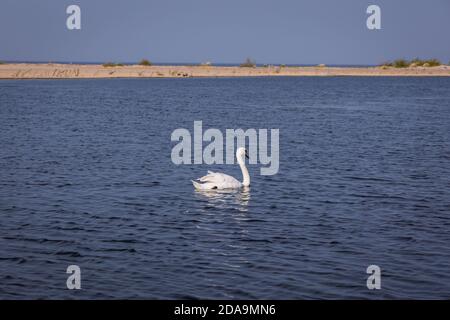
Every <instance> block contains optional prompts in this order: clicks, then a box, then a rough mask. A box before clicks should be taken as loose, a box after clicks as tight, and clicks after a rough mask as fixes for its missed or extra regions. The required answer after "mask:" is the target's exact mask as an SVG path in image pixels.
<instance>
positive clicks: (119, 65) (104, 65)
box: [103, 62, 123, 68]
mask: <svg viewBox="0 0 450 320" xmlns="http://www.w3.org/2000/svg"><path fill="white" fill-rule="evenodd" d="M103 67H105V68H109V67H123V64H122V63H114V62H107V63H104V64H103Z"/></svg>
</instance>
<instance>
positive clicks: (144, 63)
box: [139, 59, 152, 67]
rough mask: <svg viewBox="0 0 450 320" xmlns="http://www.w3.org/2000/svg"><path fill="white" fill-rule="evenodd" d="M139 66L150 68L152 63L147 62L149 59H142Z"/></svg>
mask: <svg viewBox="0 0 450 320" xmlns="http://www.w3.org/2000/svg"><path fill="white" fill-rule="evenodd" d="M139 65H140V66H146V67H150V66H151V65H152V63H151V62H150V61H149V60H147V59H142V60H141V61H139Z"/></svg>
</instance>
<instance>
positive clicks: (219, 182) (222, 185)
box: [192, 148, 250, 190]
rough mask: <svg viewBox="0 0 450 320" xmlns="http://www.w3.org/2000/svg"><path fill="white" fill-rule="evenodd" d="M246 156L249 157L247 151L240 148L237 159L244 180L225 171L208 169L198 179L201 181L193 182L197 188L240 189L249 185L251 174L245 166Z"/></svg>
mask: <svg viewBox="0 0 450 320" xmlns="http://www.w3.org/2000/svg"><path fill="white" fill-rule="evenodd" d="M245 157H248V156H247V151H246V150H245V149H244V148H238V149H237V151H236V159H237V162H238V164H239V166H240V168H241V171H242V177H243V181H242V182H240V181H238V180H237V179H235V178H233V177H232V176H229V175H227V174H224V173H220V172H212V171H208V174H207V175H206V176H203V177H201V178H199V179H197V180H198V181H199V182H196V181H192V184H193V185H194V187H195V189H197V190H216V189H217V190H220V189H238V188H241V187H248V186H249V185H250V175H249V173H248V170H247V167H246V166H245Z"/></svg>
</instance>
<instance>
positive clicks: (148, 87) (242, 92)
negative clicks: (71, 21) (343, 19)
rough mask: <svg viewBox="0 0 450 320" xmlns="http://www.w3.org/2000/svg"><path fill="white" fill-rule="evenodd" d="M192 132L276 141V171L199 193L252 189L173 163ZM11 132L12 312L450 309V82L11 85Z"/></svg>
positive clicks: (1, 125)
mask: <svg viewBox="0 0 450 320" xmlns="http://www.w3.org/2000/svg"><path fill="white" fill-rule="evenodd" d="M195 120H202V121H203V128H204V130H206V129H207V128H217V129H220V130H222V131H223V132H224V131H225V129H227V128H243V129H248V128H255V129H258V128H266V129H271V128H279V129H280V170H279V173H278V174H277V175H274V176H261V175H260V171H259V169H260V166H259V165H250V166H249V170H250V175H251V177H252V185H251V188H250V189H249V190H248V191H235V192H216V193H211V194H202V193H198V192H195V191H194V190H193V187H192V184H191V182H190V180H191V179H194V178H197V177H199V176H202V175H204V174H205V173H206V171H207V170H213V171H222V172H225V173H228V174H231V175H233V176H236V177H238V178H239V179H240V178H241V174H240V170H239V168H238V167H237V166H232V165H180V166H176V165H174V164H173V163H172V161H171V157H170V155H171V149H172V147H173V146H174V145H175V143H172V142H171V141H170V135H171V133H172V131H173V130H174V129H177V128H187V129H188V130H189V131H191V132H193V122H194V121H195ZM0 136H1V140H0V298H2V299H14V298H18V299H24V298H50V299H57V298H74V299H79V298H99V299H100V298H161V299H166V298H168V299H179V298H188V299H189V298H211V299H216V298H223V299H228V298H233V299H253V298H256V299H266V298H267V299H269V298H270V299H300V298H306V299H311V298H312V299H315V298H333V299H335V298H370V299H386V298H408V299H409V298H431V299H435V298H450V248H449V247H450V78H384V77H377V78H375V77H374V78H371V77H367V78H352V77H348V78H344V77H333V78H327V77H318V78H315V77H307V78H240V79H115V80H114V79H111V80H31V81H0ZM73 264H74V265H79V266H80V268H81V285H82V290H80V291H76V290H68V289H67V288H66V280H67V277H68V274H66V269H67V267H68V266H69V265H73ZM372 264H375V265H378V266H380V268H381V273H382V275H381V276H382V277H381V279H382V280H381V285H382V288H381V290H368V289H367V287H366V280H367V277H368V274H366V268H367V267H368V266H369V265H372Z"/></svg>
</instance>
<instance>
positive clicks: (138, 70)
mask: <svg viewBox="0 0 450 320" xmlns="http://www.w3.org/2000/svg"><path fill="white" fill-rule="evenodd" d="M258 76H450V66H439V67H428V68H426V67H410V68H381V67H364V68H357V67H326V66H317V67H279V66H269V67H257V68H241V67H216V66H150V67H148V66H140V65H129V66H128V65H127V66H119V67H104V66H102V65H78V64H50V63H49V64H26V63H19V64H2V65H0V79H78V78H79V79H86V78H186V77H258Z"/></svg>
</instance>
